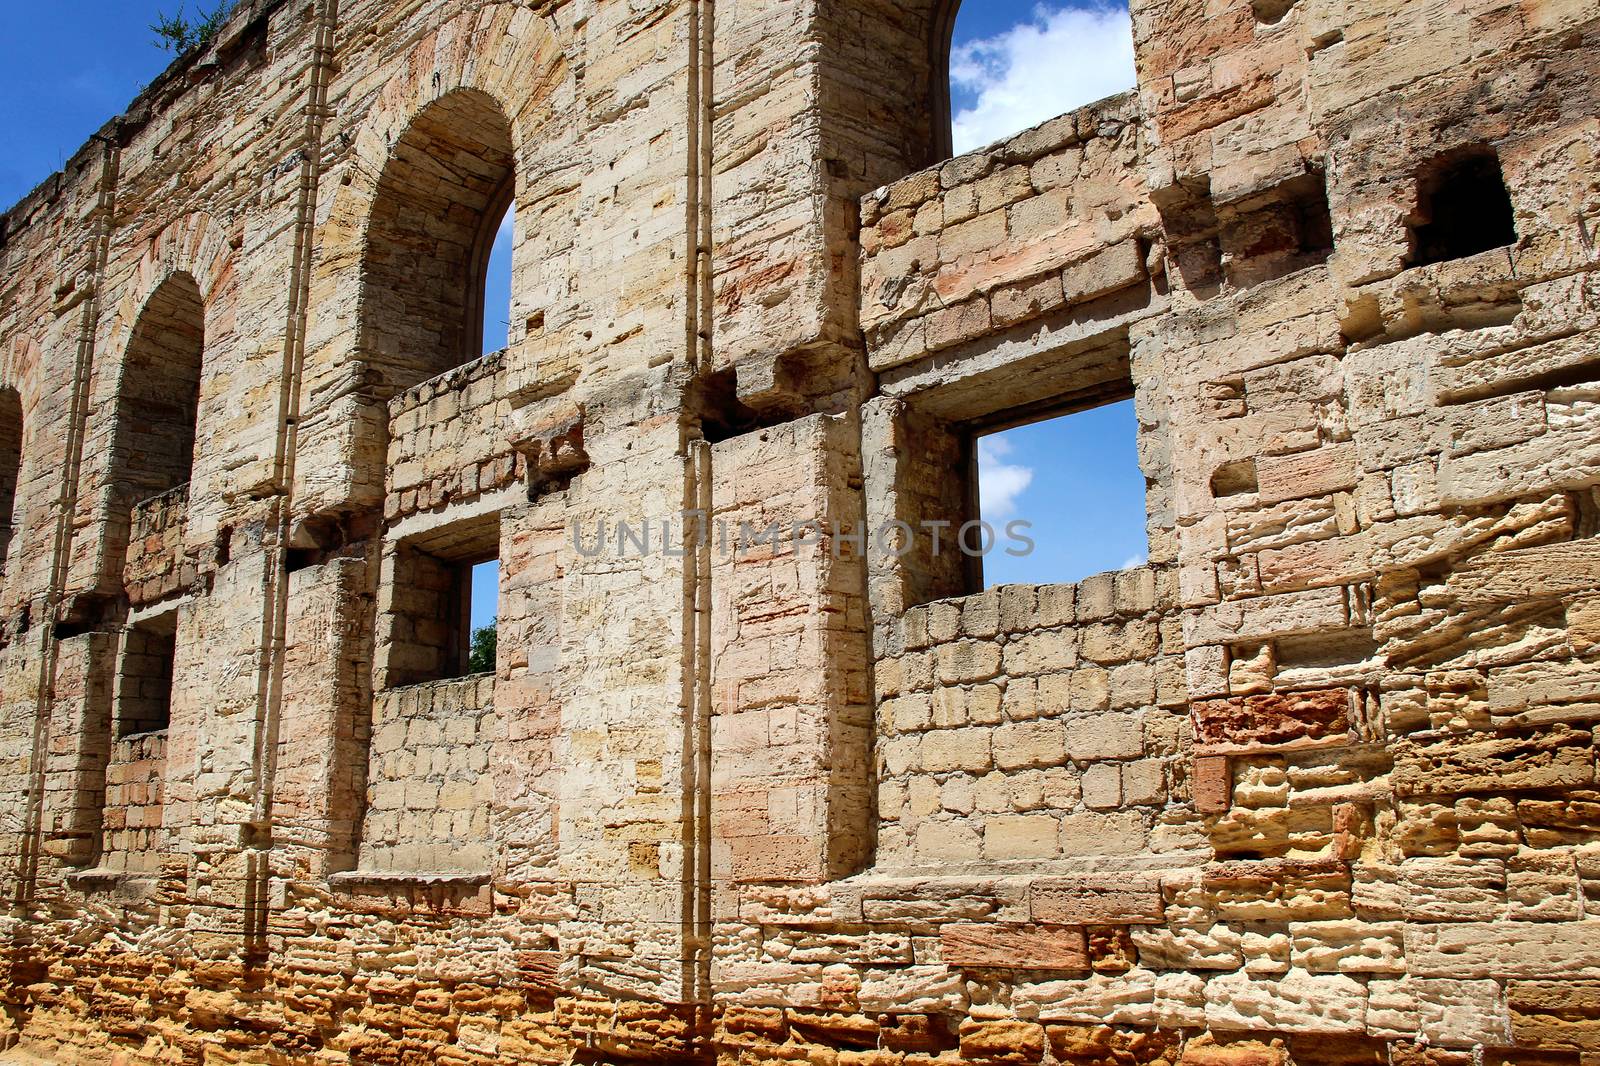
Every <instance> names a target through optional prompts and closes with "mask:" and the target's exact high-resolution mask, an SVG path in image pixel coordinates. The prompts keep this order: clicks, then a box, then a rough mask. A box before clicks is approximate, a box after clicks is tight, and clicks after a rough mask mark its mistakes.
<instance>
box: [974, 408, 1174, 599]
mask: <svg viewBox="0 0 1600 1066" xmlns="http://www.w3.org/2000/svg"><path fill="white" fill-rule="evenodd" d="M969 466H970V470H971V477H970V478H969V491H970V494H971V497H972V499H971V501H970V503H969V507H968V511H969V513H972V514H977V515H978V516H979V517H978V524H977V525H976V527H975V528H974V525H973V523H967V525H965V526H964V527H963V530H964V532H962V533H960V534H958V541H959V543H958V544H957V548H958V550H959V551H960V553H961V555H962V556H963V558H964V559H965V560H966V561H967V562H966V565H967V575H966V577H967V585H968V589H969V591H972V592H977V591H981V590H982V589H985V588H993V587H995V586H996V585H1018V584H1027V585H1051V584H1072V583H1076V582H1078V581H1081V580H1083V579H1084V578H1086V577H1090V576H1092V575H1094V574H1098V573H1103V572H1106V571H1115V570H1127V569H1131V568H1133V567H1138V566H1144V565H1145V564H1146V563H1147V562H1148V561H1149V556H1150V540H1149V532H1148V528H1147V504H1146V485H1145V478H1144V474H1143V473H1142V471H1141V470H1140V466H1139V423H1138V418H1137V417H1136V415H1135V413H1134V403H1133V400H1132V399H1131V398H1119V399H1116V400H1113V401H1111V402H1108V403H1100V404H1098V405H1096V406H1091V407H1078V408H1077V409H1075V410H1072V411H1070V412H1069V413H1065V414H1056V415H1054V416H1052V417H1045V418H1040V419H1035V420H1032V421H1029V422H1025V423H1022V424H1020V425H1010V426H1004V427H1002V428H984V429H979V430H976V431H975V432H974V434H973V437H972V446H971V448H970V463H969Z"/></svg>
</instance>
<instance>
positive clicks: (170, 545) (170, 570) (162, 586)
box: [122, 486, 197, 607]
mask: <svg viewBox="0 0 1600 1066" xmlns="http://www.w3.org/2000/svg"><path fill="white" fill-rule="evenodd" d="M188 514H189V493H188V492H187V490H186V487H185V486H180V487H179V488H176V489H173V490H171V491H169V492H167V493H164V494H163V495H161V496H157V497H155V498H154V499H151V500H147V501H145V502H144V503H141V504H139V505H138V506H136V507H135V508H134V510H133V530H132V532H131V533H130V534H129V536H128V561H127V563H126V564H124V566H123V572H122V583H123V586H124V587H125V588H127V590H128V600H129V602H130V603H131V604H133V605H134V606H141V607H142V606H144V605H146V604H151V603H157V602H159V601H161V600H164V599H166V598H167V597H168V596H170V595H172V594H173V593H175V592H177V591H179V590H180V589H182V588H184V587H186V586H187V585H188V584H189V583H191V582H192V581H193V580H194V578H195V576H196V570H197V567H196V566H195V564H194V562H193V561H192V560H191V559H189V558H188V557H187V556H186V555H185V554H184V543H183V531H184V523H185V521H186V519H187V518H188Z"/></svg>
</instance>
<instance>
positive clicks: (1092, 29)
mask: <svg viewBox="0 0 1600 1066" xmlns="http://www.w3.org/2000/svg"><path fill="white" fill-rule="evenodd" d="M933 31H934V35H935V36H934V43H935V54H936V62H935V67H934V69H935V72H936V76H937V73H938V72H940V71H943V72H945V73H946V74H947V76H946V78H945V79H944V80H943V85H942V86H941V85H940V84H939V82H937V81H936V83H935V89H936V97H935V102H934V108H933V111H934V121H935V123H936V126H935V131H934V135H935V143H936V146H939V145H940V139H941V138H943V141H942V147H943V148H944V149H945V152H944V154H945V155H946V156H948V155H950V154H955V155H964V154H965V153H967V152H971V151H974V150H976V149H978V148H982V147H983V146H984V145H987V144H992V143H993V142H995V141H998V140H1003V139H1005V138H1008V137H1012V136H1015V135H1016V134H1018V133H1021V132H1022V131H1023V130H1026V129H1029V128H1031V127H1033V126H1036V125H1038V124H1039V123H1041V122H1045V121H1048V120H1049V119H1052V118H1055V117H1056V116H1058V115H1064V114H1066V113H1067V112H1069V111H1074V110H1076V109H1078V108H1080V107H1083V106H1085V105H1087V104H1092V103H1095V102H1096V101H1098V100H1103V99H1105V98H1106V97H1109V96H1115V95H1117V94H1118V93H1122V92H1125V91H1127V90H1129V89H1132V88H1133V87H1134V86H1135V84H1136V81H1137V79H1136V77H1135V74H1134V63H1133V23H1132V20H1131V18H1130V16H1129V14H1128V5H1127V3H1126V0H1046V2H1044V3H1040V2H1038V0H982V2H969V3H965V4H961V3H958V2H950V3H947V4H945V5H944V6H943V7H942V8H941V9H940V10H939V13H938V16H937V18H936V19H935V23H934V27H933ZM940 49H942V52H943V55H942V57H940V56H939V50H940ZM940 58H942V59H943V62H942V63H941V62H939V61H938V60H939V59H940ZM941 88H942V89H943V92H939V90H940V89H941ZM945 127H948V129H946V128H945Z"/></svg>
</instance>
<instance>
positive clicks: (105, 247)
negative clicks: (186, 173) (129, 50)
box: [15, 134, 121, 906]
mask: <svg viewBox="0 0 1600 1066" xmlns="http://www.w3.org/2000/svg"><path fill="white" fill-rule="evenodd" d="M93 139H94V140H96V141H98V142H99V143H100V145H101V148H102V153H101V165H100V185H99V188H98V190H97V192H96V198H95V208H94V245H93V252H92V253H91V260H90V271H89V273H90V277H91V279H92V280H91V281H90V285H91V288H90V291H89V295H88V297H87V298H86V299H85V300H84V301H83V305H82V306H83V310H82V311H81V313H80V319H79V325H78V350H77V355H76V358H75V359H74V360H73V365H72V394H71V400H70V404H69V409H68V414H67V447H66V465H65V468H64V469H63V470H62V476H61V488H60V492H59V493H58V495H57V496H56V501H55V507H56V514H55V530H54V532H53V533H52V535H51V543H50V582H49V585H48V586H47V587H46V590H45V602H44V612H43V617H41V618H39V619H38V620H37V623H36V624H38V625H40V626H42V627H43V632H42V634H41V637H40V655H39V678H38V685H37V687H36V688H35V696H34V713H33V736H32V742H33V743H32V748H31V751H30V755H29V763H28V775H29V780H28V795H27V798H26V808H25V821H24V824H23V831H22V842H21V854H20V855H19V856H18V860H17V884H16V900H15V902H16V903H17V904H18V905H19V906H20V905H23V904H25V903H26V902H27V901H28V900H29V899H31V898H32V896H33V889H34V885H35V882H36V880H37V878H38V872H39V856H40V853H41V851H42V849H43V846H44V828H45V827H44V792H45V780H46V779H45V760H46V752H47V750H48V748H49V742H50V717H51V710H52V707H53V705H54V703H55V672H56V660H57V657H58V655H59V646H58V643H57V640H56V632H55V623H56V616H57V614H58V612H59V608H60V606H61V602H62V599H63V597H64V595H65V590H66V587H67V577H68V573H69V571H70V569H71V566H72V540H73V537H72V530H73V514H74V513H75V512H76V511H77V509H78V484H79V479H80V477H81V474H82V469H83V443H84V439H85V437H86V436H87V435H88V420H89V385H90V380H91V378H92V376H93V372H94V349H95V333H96V331H97V330H98V328H99V324H100V322H99V320H100V293H101V290H102V289H103V288H104V286H105V278H106V263H107V261H108V259H109V258H110V255H111V232H112V230H113V229H114V228H115V225H116V204H117V180H118V176H119V168H120V166H121V149H120V148H119V146H118V145H117V143H116V142H114V141H111V140H108V139H106V138H105V137H103V136H101V135H99V134H96V135H95V137H94V138H93Z"/></svg>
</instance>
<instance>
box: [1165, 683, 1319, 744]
mask: <svg viewBox="0 0 1600 1066" xmlns="http://www.w3.org/2000/svg"><path fill="white" fill-rule="evenodd" d="M1350 701H1351V694H1350V692H1349V690H1348V689H1342V688H1336V689H1321V690H1316V691H1311V692H1288V693H1284V692H1276V693H1265V694H1262V695H1259V696H1247V697H1234V698H1231V699H1220V700H1202V701H1199V702H1196V703H1195V705H1194V724H1195V739H1196V740H1197V741H1199V742H1200V743H1202V744H1206V745H1211V746H1227V747H1245V748H1251V747H1264V746H1271V745H1275V744H1286V743H1290V742H1293V741H1297V740H1318V739H1322V738H1329V737H1337V736H1341V735H1343V734H1346V733H1348V732H1349V729H1350Z"/></svg>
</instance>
